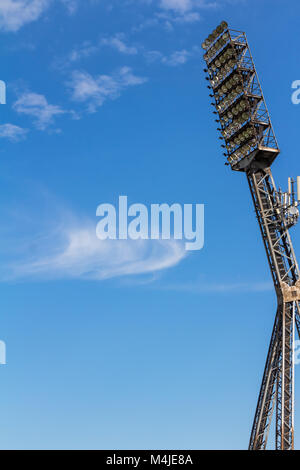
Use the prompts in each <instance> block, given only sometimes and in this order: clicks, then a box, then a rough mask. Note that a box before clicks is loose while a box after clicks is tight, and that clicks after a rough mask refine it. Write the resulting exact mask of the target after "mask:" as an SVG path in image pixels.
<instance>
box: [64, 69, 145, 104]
mask: <svg viewBox="0 0 300 470" xmlns="http://www.w3.org/2000/svg"><path fill="white" fill-rule="evenodd" d="M146 81H147V78H145V77H139V76H137V75H135V74H134V73H133V71H132V69H131V68H130V67H122V68H121V69H120V70H118V71H117V72H116V73H114V74H111V75H97V76H92V75H90V74H89V73H88V72H85V71H79V70H75V71H73V72H72V76H71V80H69V82H68V83H67V86H68V87H69V89H70V91H71V98H72V100H74V101H77V102H81V103H86V104H87V109H88V111H89V112H91V113H92V112H95V111H96V110H97V108H98V107H100V106H102V105H103V103H104V102H105V101H106V100H108V99H111V100H112V99H116V98H118V97H119V96H120V94H121V92H122V91H124V90H125V89H126V88H129V87H132V86H136V85H142V84H143V83H145V82H146Z"/></svg>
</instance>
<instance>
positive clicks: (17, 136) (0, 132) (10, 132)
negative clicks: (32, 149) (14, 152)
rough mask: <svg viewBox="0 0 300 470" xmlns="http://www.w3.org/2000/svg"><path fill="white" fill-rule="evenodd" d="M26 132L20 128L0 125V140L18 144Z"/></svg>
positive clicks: (11, 125)
mask: <svg viewBox="0 0 300 470" xmlns="http://www.w3.org/2000/svg"><path fill="white" fill-rule="evenodd" d="M27 132H28V130H27V129H23V128H22V127H19V126H16V125H14V124H9V123H7V124H1V125H0V138H1V139H8V140H10V141H12V142H18V141H19V140H22V139H23V138H24V137H25V136H26V134H27Z"/></svg>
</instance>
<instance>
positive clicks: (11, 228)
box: [0, 0, 300, 449]
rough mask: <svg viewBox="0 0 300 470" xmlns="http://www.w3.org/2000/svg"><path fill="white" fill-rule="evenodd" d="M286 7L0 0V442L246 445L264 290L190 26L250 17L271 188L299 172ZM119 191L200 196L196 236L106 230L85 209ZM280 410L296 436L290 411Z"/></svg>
mask: <svg viewBox="0 0 300 470" xmlns="http://www.w3.org/2000/svg"><path fill="white" fill-rule="evenodd" d="M299 14H300V6H299V3H298V2H296V1H289V2H286V1H281V0H272V1H271V0H251V1H250V0H248V1H247V0H245V1H238V0H237V1H229V0H228V1H227V0H224V1H221V0H216V1H214V2H213V1H212V2H210V1H201V0H152V1H151V0H128V1H126V0H123V1H121V0H110V1H108V0H98V1H97V0H52V1H51V0H26V1H25V0H2V1H1V2H0V32H1V42H0V43H1V44H0V51H1V59H2V67H1V74H0V79H1V80H4V81H5V82H6V84H7V104H6V105H1V123H0V139H1V142H0V143H1V145H0V156H1V167H0V168H1V171H0V184H1V196H2V197H1V203H0V213H1V220H2V223H1V228H0V240H1V244H0V251H1V260H2V262H1V267H0V280H1V315H0V339H1V340H3V341H5V342H6V344H7V365H6V366H0V380H1V393H0V398H1V399H0V416H1V431H0V448H2V449H90V448H91V449H116V448H119V449H130V448H131V449H132V448H135V449H143V448H144V449H150V448H152V449H155V448H158V449H167V448H169V449H176V448H181V449H184V448H189V449H232V448H234V449H243V448H246V447H247V445H248V439H249V433H250V428H251V425H252V419H253V414H254V410H255V405H256V399H257V394H258V390H259V385H260V381H261V374H262V372H263V367H264V361H265V357H266V352H267V346H268V341H269V337H270V333H271V328H272V322H273V317H274V314H275V309H276V299H275V295H274V292H273V289H272V284H271V277H270V274H269V271H268V266H267V261H266V257H265V253H264V249H263V245H262V241H261V240H260V234H259V231H258V227H257V223H256V219H255V215H254V212H253V207H252V205H251V200H250V194H249V191H248V188H247V183H246V179H245V176H244V175H243V174H238V173H234V172H231V171H230V170H229V169H228V167H225V166H224V161H223V157H222V152H221V148H220V145H219V142H220V141H219V140H218V135H217V131H216V125H215V122H214V118H213V114H212V113H211V106H210V104H209V102H210V99H209V97H208V90H207V88H206V81H205V79H204V73H203V67H204V62H203V60H202V51H201V43H202V41H203V39H205V38H206V36H207V35H208V34H209V33H210V32H211V30H213V29H214V28H215V26H216V25H217V24H219V23H220V21H222V20H227V21H228V23H229V25H230V26H231V27H232V28H234V29H239V30H243V31H246V33H247V36H248V40H249V43H250V47H251V50H252V53H253V56H254V60H255V63H256V67H257V71H258V74H259V77H260V80H261V84H262V87H263V90H264V93H265V98H266V101H267V104H268V107H269V111H270V114H271V118H272V122H273V125H274V130H275V133H276V136H277V139H278V142H279V146H280V148H281V152H282V153H281V154H280V156H279V158H278V160H277V161H276V162H275V163H274V165H273V173H274V177H275V180H276V182H277V185H278V186H281V187H283V188H285V187H286V184H287V178H288V176H296V175H299V174H300V168H299V157H298V152H297V150H295V148H296V142H297V141H298V134H299V117H300V106H296V105H293V104H292V102H291V94H292V89H291V84H292V82H293V81H294V80H297V79H299V78H300V76H299V73H300V72H299V50H298V48H297V47H295V45H297V41H298V17H299ZM122 194H125V195H127V196H128V199H129V202H130V203H135V202H140V203H144V204H146V205H149V204H151V203H163V202H167V203H169V204H171V203H174V202H178V203H180V204H184V203H193V204H195V203H199V204H201V203H203V204H205V246H204V248H203V250H201V251H199V252H190V253H187V252H186V251H185V250H184V248H183V247H182V244H181V243H179V242H174V241H167V242H165V243H160V242H159V243H158V242H151V241H147V242H144V243H133V244H132V243H131V244H130V243H128V242H123V243H121V242H119V241H116V242H112V243H113V244H111V243H105V244H102V245H101V242H100V241H99V240H97V239H96V238H95V228H96V224H97V218H96V208H97V206H98V205H99V204H101V203H106V202H107V203H112V204H116V203H117V200H118V197H119V195H122ZM292 236H293V241H294V245H295V250H296V253H300V240H299V232H298V229H297V228H296V229H293V233H292ZM100 245H101V246H100ZM297 367H299V366H297ZM297 367H296V405H297V402H299V403H300V391H299V390H300V388H299V386H298V387H297V384H298V385H300V384H299V383H298V382H299V379H298V378H297V376H298V374H299V372H298V370H297ZM295 427H296V439H295V446H296V448H299V447H300V437H299V436H300V434H299V433H298V432H297V430H299V429H300V415H299V413H298V412H297V411H296V426H295Z"/></svg>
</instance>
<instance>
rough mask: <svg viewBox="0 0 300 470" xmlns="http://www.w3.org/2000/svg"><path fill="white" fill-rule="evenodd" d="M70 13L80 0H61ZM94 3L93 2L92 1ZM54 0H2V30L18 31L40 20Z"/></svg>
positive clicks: (0, 8) (0, 10) (0, 18)
mask: <svg viewBox="0 0 300 470" xmlns="http://www.w3.org/2000/svg"><path fill="white" fill-rule="evenodd" d="M60 2H62V4H63V5H65V7H66V8H67V11H68V12H69V13H74V12H75V11H76V10H77V6H78V3H79V1H78V0H60ZM91 3H92V2H91ZM52 4H55V2H54V1H53V0H0V30H2V31H6V32H16V31H18V30H19V29H20V28H22V27H23V26H25V25H26V24H29V23H32V22H33V21H36V20H38V19H39V18H40V17H41V16H42V14H43V13H44V12H45V11H47V9H48V8H49V7H50V5H52Z"/></svg>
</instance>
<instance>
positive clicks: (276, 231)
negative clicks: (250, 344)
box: [247, 169, 300, 450]
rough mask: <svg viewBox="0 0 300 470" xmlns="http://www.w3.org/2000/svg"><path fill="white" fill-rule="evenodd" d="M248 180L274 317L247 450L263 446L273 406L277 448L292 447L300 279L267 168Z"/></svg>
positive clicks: (299, 329)
mask: <svg viewBox="0 0 300 470" xmlns="http://www.w3.org/2000/svg"><path fill="white" fill-rule="evenodd" d="M247 176H248V182H249V186H250V190H251V194H252V198H253V202H254V207H255V211H256V215H257V218H258V221H259V225H260V229H261V233H262V238H263V241H264V245H265V249H266V253H267V256H268V261H269V265H270V269H271V273H272V277H273V281H274V285H275V289H276V293H277V298H278V310H277V313H276V317H275V323H274V327H273V332H272V337H271V342H270V346H269V351H268V355H267V361H266V365H265V370H264V374H263V380H262V384H261V389H260V393H259V398H258V403H257V408H256V412H255V418H254V423H253V428H252V433H251V438H250V444H249V449H251V450H258V449H265V448H266V445H267V439H268V434H269V429H270V424H271V418H272V414H273V411H274V408H275V405H276V449H278V450H289V449H293V446H294V361H293V354H294V325H296V327H297V330H298V334H300V310H299V303H298V302H299V300H300V282H299V269H298V265H297V261H296V258H295V254H294V250H293V246H292V242H291V239H290V234H289V230H288V228H287V226H286V221H285V219H284V218H282V216H281V214H280V212H279V211H278V201H277V191H276V188H275V184H274V180H273V177H272V174H271V170H270V169H265V170H259V171H256V172H253V171H249V173H248V174H247Z"/></svg>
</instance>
